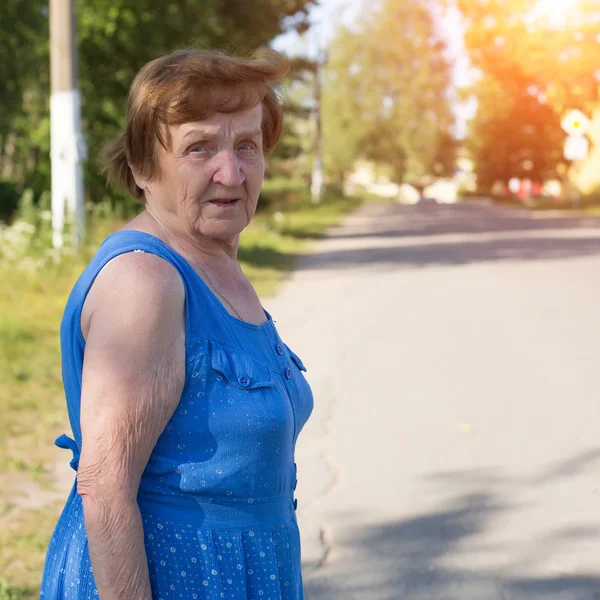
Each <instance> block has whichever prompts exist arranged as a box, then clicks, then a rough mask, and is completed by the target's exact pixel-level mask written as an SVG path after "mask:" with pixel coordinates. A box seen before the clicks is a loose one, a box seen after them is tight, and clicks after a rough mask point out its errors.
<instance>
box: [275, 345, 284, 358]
mask: <svg viewBox="0 0 600 600" xmlns="http://www.w3.org/2000/svg"><path fill="white" fill-rule="evenodd" d="M275 352H277V354H279V356H283V346H282V345H281V344H277V346H275Z"/></svg>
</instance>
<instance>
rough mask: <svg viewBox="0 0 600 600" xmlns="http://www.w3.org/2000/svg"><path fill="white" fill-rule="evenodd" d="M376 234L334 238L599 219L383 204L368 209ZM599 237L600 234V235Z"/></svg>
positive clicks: (565, 225)
mask: <svg viewBox="0 0 600 600" xmlns="http://www.w3.org/2000/svg"><path fill="white" fill-rule="evenodd" d="M369 209H370V214H371V216H372V219H371V224H372V226H373V230H372V231H370V232H369V233H364V232H361V231H352V230H350V231H344V232H343V233H342V232H340V233H334V234H333V235H332V236H330V237H333V238H364V237H400V236H405V237H406V236H425V237H427V236H436V235H446V234H461V233H464V234H469V233H502V232H518V231H524V232H525V231H538V232H539V231H544V230H549V229H552V230H556V229H561V230H569V229H580V228H582V227H586V228H597V229H599V230H600V217H594V216H569V215H568V214H565V213H564V212H561V213H559V212H558V211H537V212H532V211H529V210H527V209H524V208H523V209H521V208H506V207H498V206H494V205H487V204H478V203H474V202H471V203H469V202H465V203H461V204H445V205H444V204H438V205H433V206H420V205H415V206H404V205H400V204H392V205H389V204H383V205H374V206H373V207H369ZM599 233H600V232H599Z"/></svg>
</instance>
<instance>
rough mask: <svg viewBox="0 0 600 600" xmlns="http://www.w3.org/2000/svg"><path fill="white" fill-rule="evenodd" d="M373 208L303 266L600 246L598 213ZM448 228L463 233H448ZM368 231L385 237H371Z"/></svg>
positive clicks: (403, 262)
mask: <svg viewBox="0 0 600 600" xmlns="http://www.w3.org/2000/svg"><path fill="white" fill-rule="evenodd" d="M370 211H371V212H370V214H369V213H367V215H368V216H367V217H366V219H365V220H364V221H363V222H362V223H359V224H358V225H357V226H355V227H352V226H351V227H345V228H344V229H343V230H341V233H340V232H335V231H334V232H332V234H331V235H330V236H328V239H330V240H333V241H334V243H335V244H336V245H334V246H333V247H328V248H326V249H324V250H323V251H322V252H320V253H319V252H317V253H315V254H313V255H311V257H310V258H309V260H305V261H303V262H302V263H301V264H300V265H298V267H297V268H298V269H299V270H307V269H308V270H309V269H314V268H337V267H346V266H358V267H360V266H368V267H370V268H383V269H386V268H390V267H394V268H399V267H404V268H422V267H427V266H433V265H446V266H453V265H466V264H471V263H478V262H495V261H496V262H497V261H509V260H516V261H535V260H556V259H565V258H575V257H585V256H595V255H598V254H600V218H596V217H577V218H576V217H556V218H554V217H549V216H548V217H540V216H539V215H536V214H532V213H530V212H527V211H520V210H514V209H511V210H507V209H498V208H496V207H488V206H484V207H480V206H473V205H449V206H434V207H419V206H414V207H413V206H410V207H407V206H396V205H393V206H391V207H390V206H377V207H375V208H373V209H370ZM365 225H366V226H365ZM449 235H454V236H456V237H455V239H452V240H448V239H447V238H444V237H441V236H449ZM436 236H440V237H439V239H436ZM404 238H416V239H410V240H404ZM369 239H373V240H375V239H377V240H378V241H377V242H375V241H374V242H373V244H372V245H371V244H369V241H368V240H369ZM385 240H389V243H387V242H386V241H385Z"/></svg>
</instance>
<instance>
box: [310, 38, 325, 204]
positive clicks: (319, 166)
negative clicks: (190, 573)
mask: <svg viewBox="0 0 600 600" xmlns="http://www.w3.org/2000/svg"><path fill="white" fill-rule="evenodd" d="M321 60H322V54H321V52H320V51H319V48H318V46H317V56H316V59H315V79H314V91H313V94H314V98H313V102H314V112H313V121H314V127H315V130H314V138H313V163H312V178H311V179H312V180H311V186H310V192H311V196H312V202H313V203H315V204H318V203H319V202H321V197H322V196H323V132H322V127H321V77H322V73H321Z"/></svg>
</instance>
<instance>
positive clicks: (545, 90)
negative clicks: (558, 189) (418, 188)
mask: <svg viewBox="0 0 600 600" xmlns="http://www.w3.org/2000/svg"><path fill="white" fill-rule="evenodd" d="M458 5H459V8H460V9H461V10H462V12H463V14H464V15H465V18H466V26H467V33H466V45H467V50H468V52H469V55H470V57H471V61H472V63H473V64H474V65H475V66H476V67H477V68H478V69H479V70H480V71H481V79H480V80H479V82H478V83H477V84H476V86H475V88H474V91H475V93H476V95H477V96H478V99H479V110H478V113H477V116H476V118H475V119H474V121H473V123H472V127H471V139H470V147H471V149H472V152H473V156H474V159H475V164H476V172H477V174H478V178H479V182H480V183H481V184H482V185H484V186H488V185H490V184H491V183H492V182H493V181H496V180H499V181H506V180H507V179H509V178H510V177H529V178H534V179H540V180H541V179H546V178H549V177H553V176H556V172H557V169H558V167H559V165H560V164H562V163H564V160H563V157H562V145H563V142H564V138H565V134H564V132H563V131H562V130H561V127H560V121H561V117H562V115H563V113H564V111H565V109H568V108H580V109H582V110H584V111H587V110H589V108H590V107H591V106H593V105H594V104H595V103H597V102H598V80H597V76H598V64H600V43H599V41H600V40H599V39H598V31H599V29H598V27H599V25H598V24H599V23H600V7H599V6H598V4H597V2H595V1H594V0H580V1H579V3H578V4H577V5H576V6H575V7H573V8H572V9H571V10H569V11H565V12H562V13H561V12H559V10H558V9H559V5H558V4H554V5H552V4H550V3H540V2H537V1H534V0H458ZM544 7H547V10H546V11H544V10H542V9H543V8H544Z"/></svg>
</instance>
